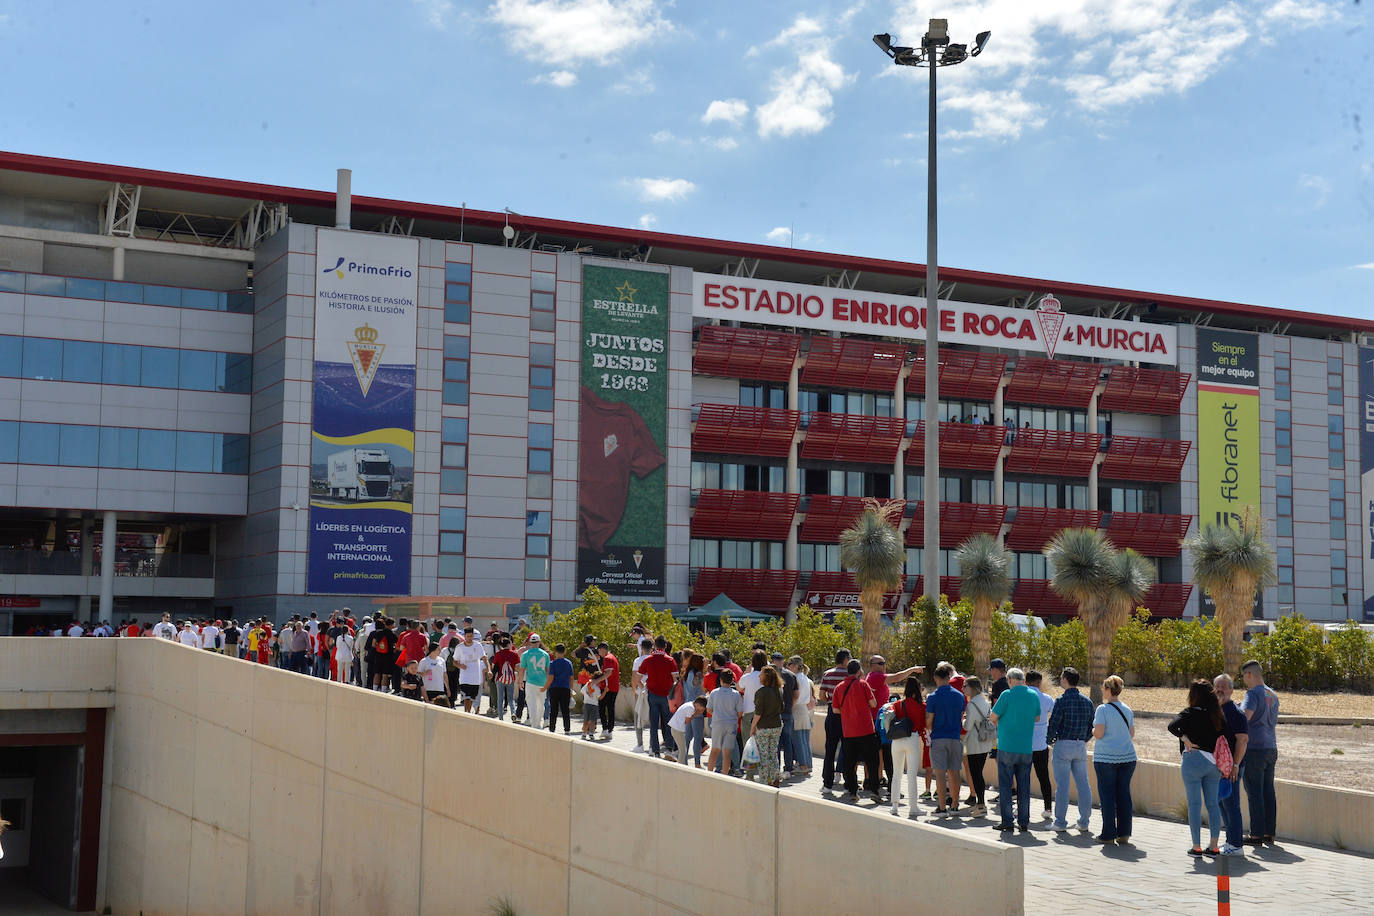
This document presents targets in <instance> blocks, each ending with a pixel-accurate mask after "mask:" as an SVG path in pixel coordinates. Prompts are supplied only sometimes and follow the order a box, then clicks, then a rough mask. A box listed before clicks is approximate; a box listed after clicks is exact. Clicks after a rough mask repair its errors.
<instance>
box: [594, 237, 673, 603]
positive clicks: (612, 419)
mask: <svg viewBox="0 0 1374 916" xmlns="http://www.w3.org/2000/svg"><path fill="white" fill-rule="evenodd" d="M581 349H582V385H581V407H580V409H579V412H578V418H579V419H578V428H579V430H580V432H579V437H580V442H579V448H578V469H577V476H578V486H577V581H578V583H579V585H578V590H579V591H581V590H582V589H585V588H586V587H587V586H589V585H595V586H596V587H597V588H600V589H601V590H603V591H605V592H607V593H608V594H610V595H612V596H615V597H634V598H662V597H663V596H664V570H665V565H666V556H667V542H668V508H667V507H668V478H667V469H666V468H665V466H664V465H665V458H664V455H665V454H666V451H667V445H668V274H667V273H662V272H657V271H645V270H627V269H624V268H617V267H602V266H598V265H594V264H584V265H583V267H582V342H581Z"/></svg>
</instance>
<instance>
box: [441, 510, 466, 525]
mask: <svg viewBox="0 0 1374 916" xmlns="http://www.w3.org/2000/svg"><path fill="white" fill-rule="evenodd" d="M467 526H468V510H466V509H455V508H453V507H451V506H446V507H444V508H442V509H440V510H439V528H440V529H441V530H444V531H462V530H463V529H465V528H467Z"/></svg>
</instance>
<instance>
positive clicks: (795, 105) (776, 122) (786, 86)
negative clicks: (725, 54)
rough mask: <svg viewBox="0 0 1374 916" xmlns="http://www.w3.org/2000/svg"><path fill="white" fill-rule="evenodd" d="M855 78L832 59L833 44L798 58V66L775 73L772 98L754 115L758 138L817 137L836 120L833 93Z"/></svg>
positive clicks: (820, 47) (827, 44)
mask: <svg viewBox="0 0 1374 916" xmlns="http://www.w3.org/2000/svg"><path fill="white" fill-rule="evenodd" d="M852 79H853V77H852V76H851V75H849V74H847V73H845V72H844V68H843V67H841V66H840V65H839V64H838V63H836V62H835V60H834V58H832V57H831V56H830V42H828V41H824V42H818V43H817V44H816V46H815V47H814V48H813V49H812V50H808V51H803V52H801V53H799V54H798V56H797V62H796V63H795V64H794V65H792V66H790V67H784V68H781V69H779V70H776V71H774V73H773V83H772V89H773V94H772V96H770V97H769V99H768V101H766V102H764V103H763V104H762V105H760V106H759V107H758V108H757V109H756V110H755V112H754V117H755V118H756V119H757V120H758V124H759V136H760V137H770V136H773V135H774V134H777V135H778V136H782V137H790V136H792V135H793V134H814V133H818V132H819V131H822V130H824V129H825V128H826V127H827V126H828V125H829V124H830V121H831V119H832V118H833V117H834V111H833V109H834V105H835V97H834V95H833V94H832V93H834V92H835V91H836V90H838V89H840V88H841V87H843V86H844V85H845V84H846V83H848V82H850V81H851V80H852Z"/></svg>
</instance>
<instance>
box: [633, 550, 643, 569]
mask: <svg viewBox="0 0 1374 916" xmlns="http://www.w3.org/2000/svg"><path fill="white" fill-rule="evenodd" d="M632 556H633V557H634V561H635V569H639V564H641V563H643V562H644V551H642V550H636V551H635V552H634V553H633V554H632Z"/></svg>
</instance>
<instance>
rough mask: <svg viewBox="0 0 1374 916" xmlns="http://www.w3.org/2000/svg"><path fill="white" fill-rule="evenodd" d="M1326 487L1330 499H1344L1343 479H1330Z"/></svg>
mask: <svg viewBox="0 0 1374 916" xmlns="http://www.w3.org/2000/svg"><path fill="white" fill-rule="evenodd" d="M1326 489H1327V492H1328V493H1329V494H1330V495H1331V498H1332V499H1344V498H1345V481H1344V480H1340V479H1339V478H1338V479H1336V480H1332V481H1330V482H1329V483H1328V484H1327V485H1326Z"/></svg>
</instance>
